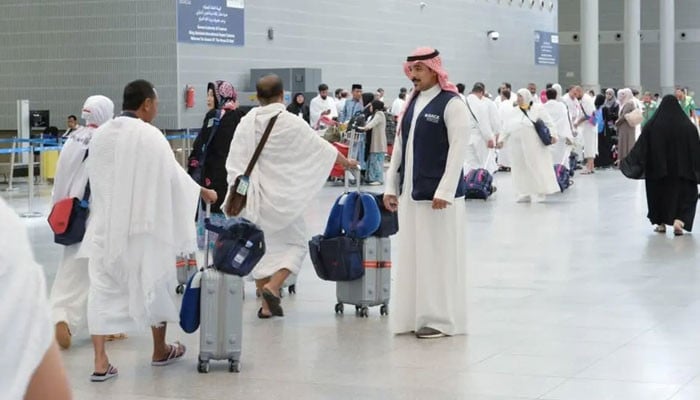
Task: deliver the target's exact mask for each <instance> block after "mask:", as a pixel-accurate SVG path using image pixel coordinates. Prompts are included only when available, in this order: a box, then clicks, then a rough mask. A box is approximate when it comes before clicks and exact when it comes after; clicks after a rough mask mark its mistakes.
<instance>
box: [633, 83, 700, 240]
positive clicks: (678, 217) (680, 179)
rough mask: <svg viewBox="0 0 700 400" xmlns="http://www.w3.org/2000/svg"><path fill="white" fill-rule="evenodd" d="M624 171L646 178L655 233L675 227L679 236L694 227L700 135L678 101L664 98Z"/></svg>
mask: <svg viewBox="0 0 700 400" xmlns="http://www.w3.org/2000/svg"><path fill="white" fill-rule="evenodd" d="M621 169H622V173H623V174H625V176H627V177H628V178H632V179H644V180H645V181H646V192H647V205H648V207H649V214H647V217H648V218H649V221H651V223H652V224H654V225H656V228H655V229H654V231H655V232H659V233H665V232H666V225H672V226H673V233H674V234H675V235H676V236H680V235H682V234H683V230H685V231H688V232H690V231H691V230H692V229H693V220H694V219H695V208H696V206H697V201H698V187H697V185H698V182H699V181H700V137H699V136H698V130H697V128H695V126H694V125H693V124H692V122H690V120H689V119H688V116H687V115H686V114H685V113H684V112H683V109H682V108H681V106H680V104H678V100H677V99H676V98H675V97H674V96H672V95H668V96H665V97H664V98H663V100H662V101H661V104H660V105H659V108H658V110H657V112H656V114H655V115H654V116H653V117H652V118H651V119H650V120H649V122H648V123H647V124H646V125H645V126H644V128H643V130H642V134H641V136H640V137H639V140H638V141H637V143H636V144H635V145H634V147H633V148H632V151H631V152H630V154H629V155H628V156H627V157H626V158H625V159H624V160H623V163H622V166H621Z"/></svg>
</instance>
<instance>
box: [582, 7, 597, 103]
mask: <svg viewBox="0 0 700 400" xmlns="http://www.w3.org/2000/svg"><path fill="white" fill-rule="evenodd" d="M598 34H599V32H598V0H582V1H581V86H583V88H584V89H585V90H591V89H592V90H595V91H596V93H597V92H598V91H600V81H599V80H598V79H599V78H598V71H599V61H598V58H599V56H598V54H599V53H598V50H599V44H600V40H599V39H598Z"/></svg>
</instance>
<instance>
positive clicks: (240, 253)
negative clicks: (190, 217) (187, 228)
mask: <svg viewBox="0 0 700 400" xmlns="http://www.w3.org/2000/svg"><path fill="white" fill-rule="evenodd" d="M204 224H205V227H206V228H207V229H208V230H210V231H212V232H214V233H217V234H218V237H217V238H216V243H214V268H216V269H218V270H219V271H221V272H223V273H225V274H231V275H237V276H246V275H248V274H249V273H250V271H252V270H253V268H255V266H256V265H257V264H258V262H259V261H260V259H261V258H262V257H263V255H265V234H264V233H263V231H262V230H261V229H260V228H259V227H258V226H257V225H255V224H254V223H252V222H250V221H248V220H247V219H245V218H240V217H236V218H230V219H228V220H226V221H225V222H224V224H223V225H222V226H219V225H214V224H212V223H211V221H209V220H208V219H206V220H205V222H204Z"/></svg>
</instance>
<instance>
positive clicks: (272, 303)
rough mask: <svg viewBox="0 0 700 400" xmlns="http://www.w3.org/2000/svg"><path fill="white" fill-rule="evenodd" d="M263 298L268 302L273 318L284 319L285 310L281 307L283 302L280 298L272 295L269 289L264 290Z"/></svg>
mask: <svg viewBox="0 0 700 400" xmlns="http://www.w3.org/2000/svg"><path fill="white" fill-rule="evenodd" d="M262 296H263V299H265V301H266V302H267V306H268V307H269V308H270V312H271V313H272V315H273V316H275V317H284V310H283V309H282V306H281V305H280V303H281V302H282V300H281V299H280V298H279V297H277V296H275V295H274V294H272V292H271V291H270V290H269V289H263V292H262Z"/></svg>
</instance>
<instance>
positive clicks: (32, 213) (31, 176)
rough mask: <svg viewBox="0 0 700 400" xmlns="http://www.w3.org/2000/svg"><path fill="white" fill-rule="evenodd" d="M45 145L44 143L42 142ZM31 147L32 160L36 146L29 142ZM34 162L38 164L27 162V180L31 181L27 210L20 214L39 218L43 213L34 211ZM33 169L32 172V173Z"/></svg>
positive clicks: (25, 216)
mask: <svg viewBox="0 0 700 400" xmlns="http://www.w3.org/2000/svg"><path fill="white" fill-rule="evenodd" d="M42 145H43V144H42ZM29 149H30V150H31V151H30V153H29V156H30V157H29V159H30V160H31V159H32V158H33V157H34V146H33V145H32V144H31V143H30V144H29ZM34 164H36V161H30V162H28V163H27V168H28V170H27V181H28V183H29V197H28V199H27V212H25V213H22V214H20V215H19V216H20V217H22V218H37V217H41V213H40V212H37V211H32V203H33V201H34V178H35V177H34ZM30 171H31V173H30Z"/></svg>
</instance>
